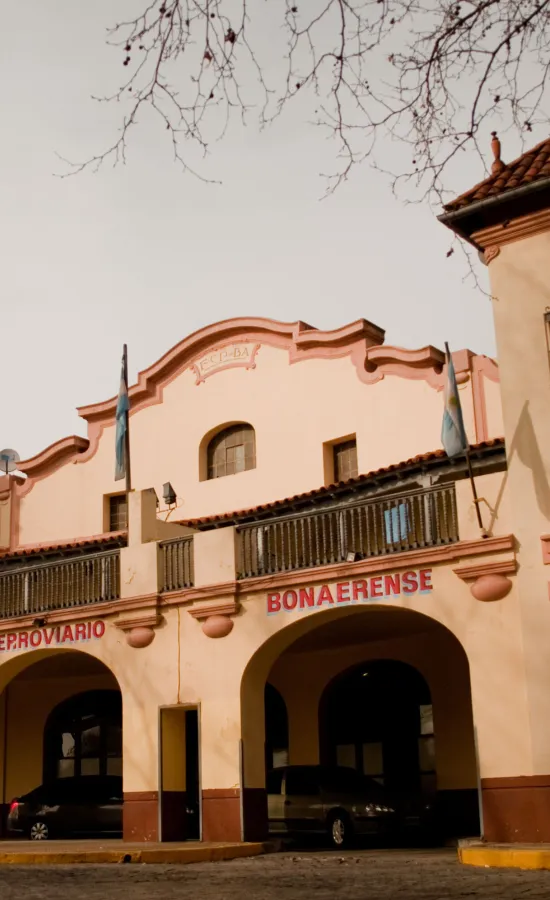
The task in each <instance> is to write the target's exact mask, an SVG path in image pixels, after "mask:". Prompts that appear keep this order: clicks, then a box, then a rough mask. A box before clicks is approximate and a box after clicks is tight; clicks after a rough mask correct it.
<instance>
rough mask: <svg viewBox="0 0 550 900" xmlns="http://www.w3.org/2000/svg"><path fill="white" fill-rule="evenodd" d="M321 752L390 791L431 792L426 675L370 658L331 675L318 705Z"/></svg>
mask: <svg viewBox="0 0 550 900" xmlns="http://www.w3.org/2000/svg"><path fill="white" fill-rule="evenodd" d="M319 726H320V755H321V760H322V761H323V762H324V763H325V764H327V765H332V766H334V765H338V766H348V767H350V768H352V769H356V770H357V771H358V772H360V773H361V774H362V775H367V776H370V777H371V778H374V779H375V780H376V781H378V782H379V783H380V784H381V785H383V786H384V787H386V788H387V789H388V790H389V791H390V792H391V793H392V794H395V793H400V794H407V795H414V794H418V793H420V794H422V795H423V796H425V797H431V796H433V795H434V794H435V792H436V787H437V781H436V751H435V736H434V724H433V706H432V698H431V693H430V689H429V687H428V684H427V682H426V679H425V678H424V677H423V676H422V675H421V674H420V672H419V671H418V670H417V669H415V668H414V667H413V666H411V665H409V664H407V663H403V662H400V661H398V660H394V659H378V660H369V661H367V662H365V663H362V664H360V665H358V666H354V667H353V668H352V669H351V670H347V671H346V672H343V673H341V674H340V675H338V676H336V678H334V679H333V680H332V681H331V683H330V684H329V685H328V686H327V687H326V688H325V691H324V693H323V696H322V698H321V704H320V709H319Z"/></svg>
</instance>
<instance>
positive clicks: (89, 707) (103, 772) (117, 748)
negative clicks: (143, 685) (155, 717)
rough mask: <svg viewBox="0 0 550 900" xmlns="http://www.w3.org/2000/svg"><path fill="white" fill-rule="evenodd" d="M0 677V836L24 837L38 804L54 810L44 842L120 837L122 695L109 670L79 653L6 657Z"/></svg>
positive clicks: (34, 818) (37, 813) (31, 654)
mask: <svg viewBox="0 0 550 900" xmlns="http://www.w3.org/2000/svg"><path fill="white" fill-rule="evenodd" d="M25 664H26V665H25ZM12 672H13V677H11V680H8V678H9V675H10V674H12ZM0 678H2V682H3V684H4V685H5V687H4V690H3V691H2V693H0V738H1V740H0V746H1V748H2V750H1V753H0V763H1V765H0V771H1V775H2V783H1V791H2V794H1V800H2V813H3V815H2V834H4V835H6V834H7V833H8V826H9V829H10V831H9V833H10V835H12V836H16V835H17V834H19V833H21V834H28V833H30V832H29V828H30V827H31V825H32V824H33V822H34V821H35V820H37V819H39V818H40V816H41V815H42V813H41V812H38V811H37V810H38V806H40V804H42V806H44V807H47V806H50V807H52V808H56V807H58V809H59V813H58V816H57V820H56V821H55V822H54V821H53V819H51V821H49V824H48V827H49V836H50V837H53V836H59V837H61V836H63V837H73V836H74V837H78V836H84V835H86V834H90V835H91V834H101V835H102V836H104V837H120V835H121V833H122V808H123V793H122V697H121V692H120V689H119V685H118V682H117V680H116V678H115V677H114V675H113V674H112V672H111V671H110V670H109V669H108V668H107V666H105V665H104V664H103V663H102V662H100V661H99V660H97V659H96V658H95V657H93V656H91V655H90V654H87V653H85V652H82V651H72V650H71V651H67V650H62V651H58V652H55V651H37V652H36V653H30V654H26V655H24V656H21V657H18V658H14V659H13V660H10V662H8V663H6V664H5V665H4V666H2V668H1V669H0ZM6 682H7V683H6ZM29 795H31V797H32V798H33V799H32V803H31V801H30V800H29V801H28V802H27V801H26V800H25V798H27V797H29ZM16 801H17V803H18V807H19V809H18V811H17V817H16V818H14V814H12V813H13V808H14V802H16ZM10 809H12V813H10ZM52 816H53V813H52ZM31 818H32V820H33V822H31ZM44 821H45V820H44Z"/></svg>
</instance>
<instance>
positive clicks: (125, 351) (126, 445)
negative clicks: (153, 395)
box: [122, 344, 132, 494]
mask: <svg viewBox="0 0 550 900" xmlns="http://www.w3.org/2000/svg"><path fill="white" fill-rule="evenodd" d="M122 359H123V367H124V384H125V385H126V395H127V396H128V412H127V413H126V433H125V435H124V454H125V456H126V466H125V468H126V493H127V494H129V493H130V491H131V490H132V473H131V469H130V396H129V394H128V345H127V344H124V349H123V351H122Z"/></svg>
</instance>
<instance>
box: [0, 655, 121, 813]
mask: <svg viewBox="0 0 550 900" xmlns="http://www.w3.org/2000/svg"><path fill="white" fill-rule="evenodd" d="M89 691H95V692H109V694H115V693H116V694H117V695H118V697H120V698H121V699H120V706H119V708H120V722H121V724H122V715H121V713H122V710H121V707H122V690H121V686H120V684H119V681H118V679H117V677H116V676H115V674H114V673H113V672H112V670H111V669H110V668H109V666H108V665H107V664H106V663H104V662H103V661H102V660H100V659H98V658H97V657H96V656H95V655H94V654H93V653H90V652H87V651H86V650H83V649H80V648H79V649H71V650H68V649H61V648H60V649H57V648H55V649H54V648H48V649H40V650H34V651H30V652H23V653H18V654H14V655H13V656H12V657H11V658H10V659H8V660H7V661H6V662H5V663H3V664H2V665H1V666H0V776H1V778H0V790H1V794H0V806H1V808H2V811H3V813H4V814H5V812H6V809H7V805H8V804H9V803H10V801H11V799H13V797H14V796H18V795H21V794H23V793H26V792H28V791H30V790H33V789H34V788H35V787H38V786H39V785H40V784H41V783H43V781H44V778H45V776H46V775H47V776H48V778H49V777H51V776H53V772H52V771H51V768H50V769H48V767H47V766H46V765H45V740H46V729H47V723H48V720H49V719H50V717H51V715H52V713H53V712H54V711H55V709H56V708H57V707H59V706H60V705H63V704H65V703H67V702H70V701H71V700H73V699H74V698H75V697H78V696H82V695H83V694H84V693H86V692H89ZM46 770H47V771H46ZM90 774H92V773H91V772H90ZM98 774H99V773H98ZM120 774H122V773H120Z"/></svg>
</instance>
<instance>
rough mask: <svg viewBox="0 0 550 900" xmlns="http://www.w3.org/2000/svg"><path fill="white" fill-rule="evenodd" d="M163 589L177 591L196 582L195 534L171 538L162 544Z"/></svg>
mask: <svg viewBox="0 0 550 900" xmlns="http://www.w3.org/2000/svg"><path fill="white" fill-rule="evenodd" d="M160 549H161V553H162V590H163V591H177V590H182V589H183V588H188V587H192V586H193V583H194V554H193V535H192V534H190V535H184V536H182V537H175V538H170V539H169V540H167V541H162V542H161V544H160Z"/></svg>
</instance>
